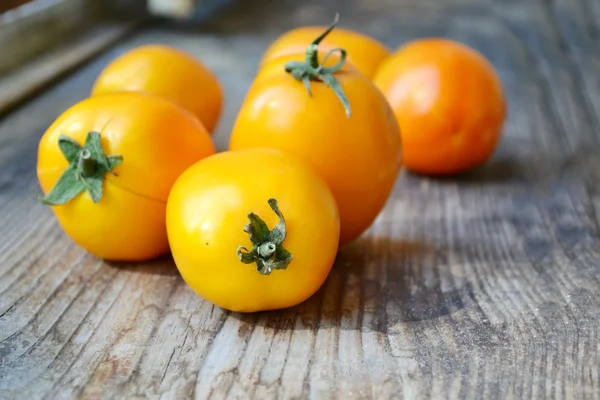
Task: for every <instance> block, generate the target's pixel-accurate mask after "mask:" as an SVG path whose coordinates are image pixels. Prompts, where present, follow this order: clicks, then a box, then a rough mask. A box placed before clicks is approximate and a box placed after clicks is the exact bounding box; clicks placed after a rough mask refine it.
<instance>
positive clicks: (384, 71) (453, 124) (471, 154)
mask: <svg viewBox="0 0 600 400" xmlns="http://www.w3.org/2000/svg"><path fill="white" fill-rule="evenodd" d="M373 82H374V83H375V85H376V86H377V87H379V89H381V91H382V92H383V93H384V95H385V96H386V98H387V99H388V101H389V103H390V105H391V107H392V109H393V110H394V114H395V115H396V118H397V120H398V123H399V125H400V130H401V136H402V145H403V151H404V161H403V162H404V165H405V166H406V167H407V168H408V169H410V170H412V171H415V172H419V173H423V174H432V175H446V174H455V173H460V172H465V171H468V170H471V169H473V168H476V167H478V166H480V165H481V164H483V163H484V162H486V161H487V160H488V159H489V158H490V157H491V155H492V153H493V151H494V149H495V148H496V146H497V144H498V141H499V139H500V136H501V134H502V125H503V123H504V119H505V116H506V101H505V97H504V93H503V89H502V84H501V82H500V79H499V77H498V75H497V73H496V71H495V70H494V67H493V66H492V65H491V64H490V63H489V62H488V61H487V60H486V59H485V58H484V57H483V56H482V55H481V54H479V53H478V52H476V51H475V50H473V49H471V48H469V47H467V46H466V45H463V44H460V43H458V42H454V41H451V40H448V39H437V38H431V39H420V40H415V41H413V42H411V43H409V44H407V45H406V46H404V47H402V48H400V49H399V50H398V52H396V53H395V54H394V55H392V56H391V57H390V58H388V59H387V60H386V61H385V62H384V63H383V64H382V65H381V67H380V68H379V70H378V72H377V74H376V75H375V77H374V80H373Z"/></svg>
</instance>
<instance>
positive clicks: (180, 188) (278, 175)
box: [167, 149, 340, 312]
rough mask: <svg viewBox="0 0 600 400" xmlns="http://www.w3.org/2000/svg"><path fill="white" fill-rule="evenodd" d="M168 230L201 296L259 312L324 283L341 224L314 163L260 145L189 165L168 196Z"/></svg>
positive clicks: (184, 272)
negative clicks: (309, 164)
mask: <svg viewBox="0 0 600 400" xmlns="http://www.w3.org/2000/svg"><path fill="white" fill-rule="evenodd" d="M270 199H274V201H273V200H270ZM278 213H280V215H278ZM261 221H262V222H264V223H266V225H264V224H263V223H261ZM167 231H168V235H169V243H170V245H171V252H172V254H173V258H174V259H175V263H176V265H177V268H178V269H179V272H180V273H181V275H182V276H183V279H184V280H185V281H186V282H187V284H188V285H189V286H190V287H191V288H192V289H193V290H194V291H195V292H196V293H197V294H198V295H200V296H201V297H203V298H204V299H206V300H208V301H210V302H212V303H213V304H216V305H218V306H220V307H223V308H225V309H228V310H232V311H239V312H253V311H261V310H273V309H279V308H285V307H291V306H294V305H296V304H298V303H301V302H302V301H304V300H306V299H307V298H309V297H310V296H311V295H312V294H314V293H315V292H316V291H317V289H319V287H320V286H321V285H322V284H323V282H324V281H325V279H326V277H327V275H328V274H329V271H330V270H331V267H332V265H333V262H334V260H335V256H336V252H337V248H338V240H339V233H340V221H339V215H338V210H337V207H336V204H335V200H334V198H333V196H332V195H331V192H330V191H329V189H328V188H327V185H326V184H325V183H324V182H323V180H322V179H321V178H320V177H319V176H318V175H317V174H316V173H315V172H314V171H313V170H312V169H310V168H309V167H308V166H307V165H306V164H304V163H303V162H301V161H300V160H298V159H296V158H294V157H292V156H290V155H288V154H284V153H282V152H278V151H275V150H269V149H253V150H243V151H236V152H224V153H219V154H217V155H214V156H211V157H208V158H205V159H204V160H202V161H200V162H198V163H196V164H195V165H193V166H192V167H190V168H189V169H188V170H187V171H185V172H184V173H183V174H182V175H181V176H180V177H179V179H177V182H176V183H175V185H174V186H173V189H172V191H171V194H170V196H169V201H168V203H167ZM269 231H270V232H269ZM249 233H250V234H249Z"/></svg>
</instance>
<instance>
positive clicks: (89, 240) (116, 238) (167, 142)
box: [37, 92, 214, 261]
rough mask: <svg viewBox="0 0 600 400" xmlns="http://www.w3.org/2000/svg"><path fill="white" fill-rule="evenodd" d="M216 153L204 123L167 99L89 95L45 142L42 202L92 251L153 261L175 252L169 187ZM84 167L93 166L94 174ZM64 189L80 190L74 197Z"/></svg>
mask: <svg viewBox="0 0 600 400" xmlns="http://www.w3.org/2000/svg"><path fill="white" fill-rule="evenodd" d="M90 132H92V134H90ZM94 138H96V140H97V141H96V142H94V140H93V139H94ZM84 143H85V147H81V146H84ZM86 152H87V154H86ZM211 154H214V148H213V145H212V142H211V140H210V137H209V135H208V132H206V130H205V128H204V127H203V126H202V124H201V123H200V122H199V121H198V119H197V118H195V117H194V116H193V115H192V114H190V113H189V112H187V111H186V110H184V109H182V108H180V107H178V106H176V105H175V104H173V103H171V102H169V101H167V100H165V99H163V98H160V97H157V96H153V95H150V94H143V93H128V92H121V93H115V94H107V95H104V96H96V97H91V98H89V99H86V100H84V101H82V102H80V103H78V104H76V105H74V106H73V107H71V108H70V109H69V110H67V111H66V112H65V113H63V114H62V115H61V116H60V117H59V118H58V119H57V120H56V121H55V122H54V123H53V124H52V125H51V126H50V127H49V128H48V130H47V131H46V132H45V133H44V135H43V136H42V138H41V141H40V143H39V148H38V163H37V175H38V179H39V182H40V185H41V187H42V190H43V192H44V194H45V195H47V196H46V197H44V198H42V201H43V202H46V203H48V204H50V205H52V210H53V212H54V214H55V215H56V217H57V219H58V222H59V223H60V225H61V226H62V228H63V229H64V231H65V232H66V233H67V234H68V235H69V236H70V237H71V238H72V239H73V240H74V241H75V242H76V243H77V244H78V245H79V246H81V247H83V248H85V249H87V250H88V251H89V252H90V253H92V254H94V255H96V256H98V257H101V258H104V259H109V260H128V261H137V260H146V259H150V258H154V257H156V256H159V255H161V254H164V253H166V252H168V250H169V245H168V240H167V233H166V226H165V208H166V201H167V197H168V194H169V191H170V190H171V186H172V185H173V183H174V182H175V180H176V179H177V177H178V176H179V175H180V174H181V173H182V172H183V171H184V170H185V169H186V168H187V167H189V166H190V165H192V164H194V163H195V162H196V161H198V160H200V159H202V158H204V157H206V156H209V155H211ZM90 156H91V157H90ZM104 156H106V157H105V158H104ZM89 160H92V161H89ZM106 161H108V162H109V164H110V166H109V167H104V166H103V165H104V164H103V163H104V162H106ZM80 164H81V165H82V166H83V167H85V166H86V165H88V164H89V165H91V169H90V171H89V172H86V171H85V168H83V167H80ZM84 183H85V184H84ZM65 185H67V186H69V185H70V186H69V188H71V189H72V188H75V189H72V190H74V191H73V192H69V193H70V195H68V194H69V193H65V192H64V190H65ZM53 188H54V189H53ZM69 188H67V189H69ZM71 189H69V190H71ZM51 191H52V192H51ZM61 191H63V192H61ZM59 192H60V193H59ZM61 193H62V194H61Z"/></svg>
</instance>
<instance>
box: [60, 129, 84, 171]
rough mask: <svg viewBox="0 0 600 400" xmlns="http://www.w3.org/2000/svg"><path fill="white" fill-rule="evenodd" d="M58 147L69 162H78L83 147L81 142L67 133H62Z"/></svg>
mask: <svg viewBox="0 0 600 400" xmlns="http://www.w3.org/2000/svg"><path fill="white" fill-rule="evenodd" d="M58 147H59V148H60V151H61V152H62V153H63V155H64V156H65V158H66V159H67V161H68V162H69V164H71V163H73V162H77V160H78V159H79V153H80V152H81V150H82V149H83V148H82V147H81V145H80V144H79V143H77V142H76V141H75V140H73V139H71V138H70V137H68V136H65V135H60V137H59V138H58Z"/></svg>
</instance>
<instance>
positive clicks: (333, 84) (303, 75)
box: [284, 14, 351, 118]
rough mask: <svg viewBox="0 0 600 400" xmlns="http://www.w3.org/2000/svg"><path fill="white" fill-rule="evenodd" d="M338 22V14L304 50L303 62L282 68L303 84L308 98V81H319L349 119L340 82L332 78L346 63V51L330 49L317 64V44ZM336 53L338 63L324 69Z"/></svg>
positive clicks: (289, 63)
mask: <svg viewBox="0 0 600 400" xmlns="http://www.w3.org/2000/svg"><path fill="white" fill-rule="evenodd" d="M338 21H339V14H335V19H334V20H333V23H332V24H331V25H329V27H327V29H326V30H325V32H323V33H322V34H321V35H319V37H317V38H316V39H315V40H313V42H312V43H311V44H310V45H309V46H308V48H307V49H306V60H305V61H289V62H288V63H286V64H285V67H284V68H285V72H287V73H289V74H291V75H292V77H293V78H294V79H296V80H297V81H301V82H303V83H304V87H306V91H307V92H308V95H309V96H310V97H312V92H311V90H310V81H320V82H323V83H324V84H325V85H327V86H328V87H330V88H331V89H332V90H333V91H334V93H335V95H336V96H337V97H338V99H340V101H341V102H342V104H343V105H344V109H345V111H346V116H347V117H348V118H349V117H350V114H351V111H350V103H349V102H348V98H347V97H346V94H345V93H344V90H343V89H342V86H341V85H340V82H339V81H338V80H337V79H336V78H335V76H334V74H335V73H336V72H337V71H339V70H340V69H341V68H342V67H343V65H344V63H345V62H346V55H347V54H346V50H344V49H342V48H335V49H331V50H330V51H329V52H327V53H326V54H325V57H324V58H323V62H321V63H319V57H318V56H319V53H318V50H319V43H320V42H321V41H322V40H323V39H324V38H325V37H326V36H327V35H328V34H329V33H330V32H331V31H332V30H333V29H334V28H335V27H336V26H337V24H338ZM336 52H339V53H340V61H339V62H338V63H337V64H335V65H334V66H332V67H329V68H325V62H326V61H327V58H329V56H330V55H331V54H333V53H336Z"/></svg>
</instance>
